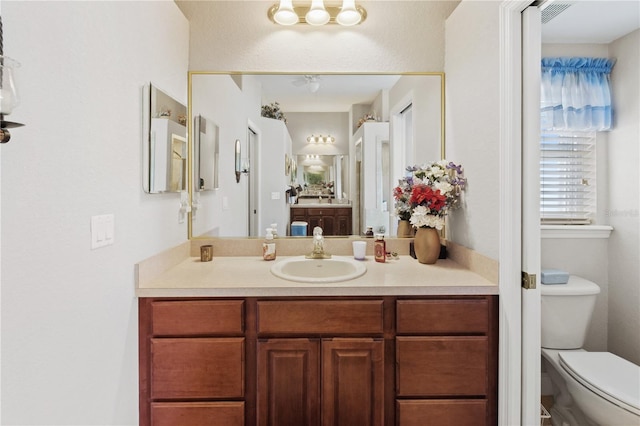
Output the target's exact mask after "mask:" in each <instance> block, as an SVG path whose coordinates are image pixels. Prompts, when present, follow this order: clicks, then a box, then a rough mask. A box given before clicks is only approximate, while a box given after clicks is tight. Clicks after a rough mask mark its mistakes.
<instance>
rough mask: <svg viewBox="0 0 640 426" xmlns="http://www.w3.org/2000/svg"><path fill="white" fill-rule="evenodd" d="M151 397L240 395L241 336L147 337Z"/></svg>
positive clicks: (241, 381) (242, 359)
mask: <svg viewBox="0 0 640 426" xmlns="http://www.w3.org/2000/svg"><path fill="white" fill-rule="evenodd" d="M151 377H152V378H153V379H152V381H151V399H163V398H164V399H170V398H175V399H188V398H203V399H204V398H240V397H242V396H244V338H239V337H238V338H218V339H214V338H200V339H198V338H185V339H173V338H164V339H151Z"/></svg>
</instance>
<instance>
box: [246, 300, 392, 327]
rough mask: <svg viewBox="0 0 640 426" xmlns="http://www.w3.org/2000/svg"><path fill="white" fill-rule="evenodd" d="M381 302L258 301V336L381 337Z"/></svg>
mask: <svg viewBox="0 0 640 426" xmlns="http://www.w3.org/2000/svg"><path fill="white" fill-rule="evenodd" d="M382 314H383V302H382V300H319V301H311V300H309V301H306V300H303V301H259V302H258V333H259V334H262V335H264V334H298V333H305V334H332V335H345V334H363V333H365V334H381V333H382V331H383V321H382V317H383V315H382Z"/></svg>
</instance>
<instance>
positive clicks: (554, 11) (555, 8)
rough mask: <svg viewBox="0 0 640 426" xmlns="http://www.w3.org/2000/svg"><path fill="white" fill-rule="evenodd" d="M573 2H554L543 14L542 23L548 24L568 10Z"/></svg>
mask: <svg viewBox="0 0 640 426" xmlns="http://www.w3.org/2000/svg"><path fill="white" fill-rule="evenodd" d="M572 4H573V2H553V3H551V4H550V5H549V6H547V7H545V8H544V9H543V10H542V13H541V19H542V23H543V24H546V23H547V22H549V21H551V20H552V19H553V18H555V17H556V16H558V15H560V14H561V13H562V12H564V11H565V10H567V9H568V8H569V6H571V5H572Z"/></svg>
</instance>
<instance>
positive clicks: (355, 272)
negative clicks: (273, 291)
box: [271, 256, 367, 283]
mask: <svg viewBox="0 0 640 426" xmlns="http://www.w3.org/2000/svg"><path fill="white" fill-rule="evenodd" d="M365 272H367V267H366V266H365V265H364V263H362V262H361V261H357V260H355V259H352V258H350V257H340V256H333V257H332V258H331V259H307V258H305V257H304V256H299V257H292V258H289V259H285V260H282V261H279V262H277V263H275V264H274V265H273V266H272V267H271V273H272V274H273V275H275V276H276V277H279V278H283V279H285V280H289V281H297V282H303V283H334V282H339V281H347V280H352V279H354V278H358V277H359V276H361V275H363V274H364V273H365Z"/></svg>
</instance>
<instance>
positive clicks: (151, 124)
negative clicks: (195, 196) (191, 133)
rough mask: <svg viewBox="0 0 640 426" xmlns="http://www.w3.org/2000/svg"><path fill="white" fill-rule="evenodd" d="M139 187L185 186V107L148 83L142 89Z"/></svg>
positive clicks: (165, 188)
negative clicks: (140, 185)
mask: <svg viewBox="0 0 640 426" xmlns="http://www.w3.org/2000/svg"><path fill="white" fill-rule="evenodd" d="M143 98H144V99H143V135H144V139H143V144H142V146H143V168H142V169H143V188H144V190H145V192H148V193H151V194H157V193H163V192H180V191H185V190H186V189H187V186H186V185H187V128H186V120H187V107H186V106H184V105H183V104H181V103H180V102H178V101H176V100H175V99H174V98H172V97H171V96H169V95H167V94H166V93H164V92H163V91H162V90H160V89H158V88H157V87H156V86H154V85H152V84H148V85H145V87H144V88H143Z"/></svg>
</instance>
